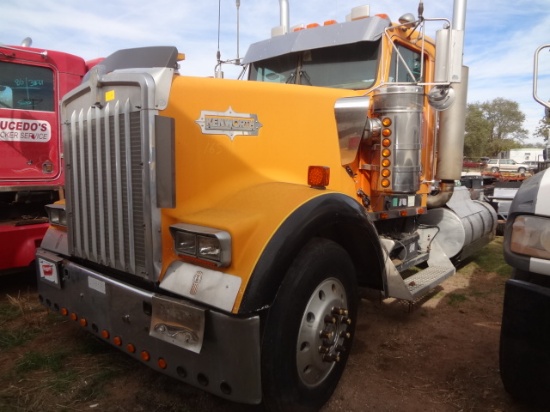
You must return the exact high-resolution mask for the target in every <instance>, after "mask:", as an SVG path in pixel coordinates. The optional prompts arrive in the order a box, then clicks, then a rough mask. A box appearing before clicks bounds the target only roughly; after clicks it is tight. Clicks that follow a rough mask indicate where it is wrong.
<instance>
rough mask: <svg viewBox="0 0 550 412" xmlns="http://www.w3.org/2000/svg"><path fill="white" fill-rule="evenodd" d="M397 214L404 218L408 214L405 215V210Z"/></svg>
mask: <svg viewBox="0 0 550 412" xmlns="http://www.w3.org/2000/svg"><path fill="white" fill-rule="evenodd" d="M399 214H400V215H401V216H402V217H405V216H408V215H409V214H408V213H407V211H406V210H402V211H401V212H399Z"/></svg>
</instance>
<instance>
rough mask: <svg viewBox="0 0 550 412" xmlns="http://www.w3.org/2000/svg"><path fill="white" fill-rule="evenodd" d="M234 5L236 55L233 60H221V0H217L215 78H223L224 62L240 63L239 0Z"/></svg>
mask: <svg viewBox="0 0 550 412" xmlns="http://www.w3.org/2000/svg"><path fill="white" fill-rule="evenodd" d="M235 6H236V7H237V57H236V58H235V59H233V60H222V59H221V52H220V31H221V0H218V51H217V52H216V61H217V64H216V69H215V77H217V78H223V71H222V70H221V67H222V64H224V63H231V64H234V65H237V66H240V64H241V58H240V55H239V48H240V47H239V41H240V40H239V39H240V34H239V31H240V19H239V16H240V15H239V8H240V7H241V0H236V1H235Z"/></svg>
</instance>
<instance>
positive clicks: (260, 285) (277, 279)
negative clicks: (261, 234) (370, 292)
mask: <svg viewBox="0 0 550 412" xmlns="http://www.w3.org/2000/svg"><path fill="white" fill-rule="evenodd" d="M314 237H322V238H326V239H331V240H333V241H335V242H336V243H338V244H340V245H341V246H342V247H344V249H345V250H346V251H347V253H349V255H350V257H351V259H352V260H353V262H354V265H355V267H356V273H357V276H358V279H357V281H358V284H359V285H361V286H368V287H372V288H375V289H379V290H381V289H383V287H384V281H383V269H382V268H383V267H384V263H383V253H382V248H381V244H380V242H379V240H378V235H377V232H376V228H375V227H374V225H373V223H372V222H371V220H370V219H369V217H368V215H367V214H366V212H365V210H364V209H363V208H362V206H361V205H360V204H359V203H357V202H356V201H355V200H354V199H351V198H350V197H348V196H345V195H342V194H339V193H327V194H326V195H323V196H318V197H315V198H313V199H311V200H309V201H308V202H306V203H304V204H302V205H301V206H300V207H298V208H297V209H296V210H294V211H293V212H292V213H291V214H290V215H289V216H288V217H287V218H286V220H285V221H284V222H283V223H282V224H281V225H280V226H279V228H278V229H277V231H276V232H275V233H274V235H273V236H272V237H271V239H270V240H269V241H268V243H267V245H266V247H265V249H264V251H263V253H262V255H261V256H260V258H259V260H258V262H257V264H256V265H255V267H254V270H253V272H252V275H251V278H250V281H249V283H248V286H247V288H246V291H245V292H244V296H243V300H242V302H241V305H240V308H239V313H250V312H254V311H258V310H260V309H265V308H267V307H269V306H270V305H271V304H272V303H273V301H274V299H275V296H276V294H277V291H278V289H279V286H280V285H281V283H282V281H283V278H284V276H285V274H286V273H287V270H288V268H289V267H290V265H291V263H292V261H293V260H294V259H295V258H296V256H297V255H298V253H299V251H300V250H301V249H302V248H303V247H304V246H305V245H306V244H307V242H308V241H309V240H310V239H312V238H314Z"/></svg>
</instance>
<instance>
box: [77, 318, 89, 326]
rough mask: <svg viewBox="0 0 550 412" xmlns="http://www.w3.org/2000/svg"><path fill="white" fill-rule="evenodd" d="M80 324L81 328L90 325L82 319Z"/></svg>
mask: <svg viewBox="0 0 550 412" xmlns="http://www.w3.org/2000/svg"><path fill="white" fill-rule="evenodd" d="M78 322H79V323H80V326H82V327H83V328H84V327H86V326H87V325H88V321H87V320H86V319H84V318H80V320H79V321H78Z"/></svg>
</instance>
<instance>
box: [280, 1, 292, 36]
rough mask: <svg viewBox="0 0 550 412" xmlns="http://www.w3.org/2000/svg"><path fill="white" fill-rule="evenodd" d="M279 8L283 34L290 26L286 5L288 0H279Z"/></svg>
mask: <svg viewBox="0 0 550 412" xmlns="http://www.w3.org/2000/svg"><path fill="white" fill-rule="evenodd" d="M279 10H280V13H281V20H280V23H281V24H280V26H281V29H282V31H283V34H286V33H288V30H289V28H290V12H289V7H288V0H279Z"/></svg>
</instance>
